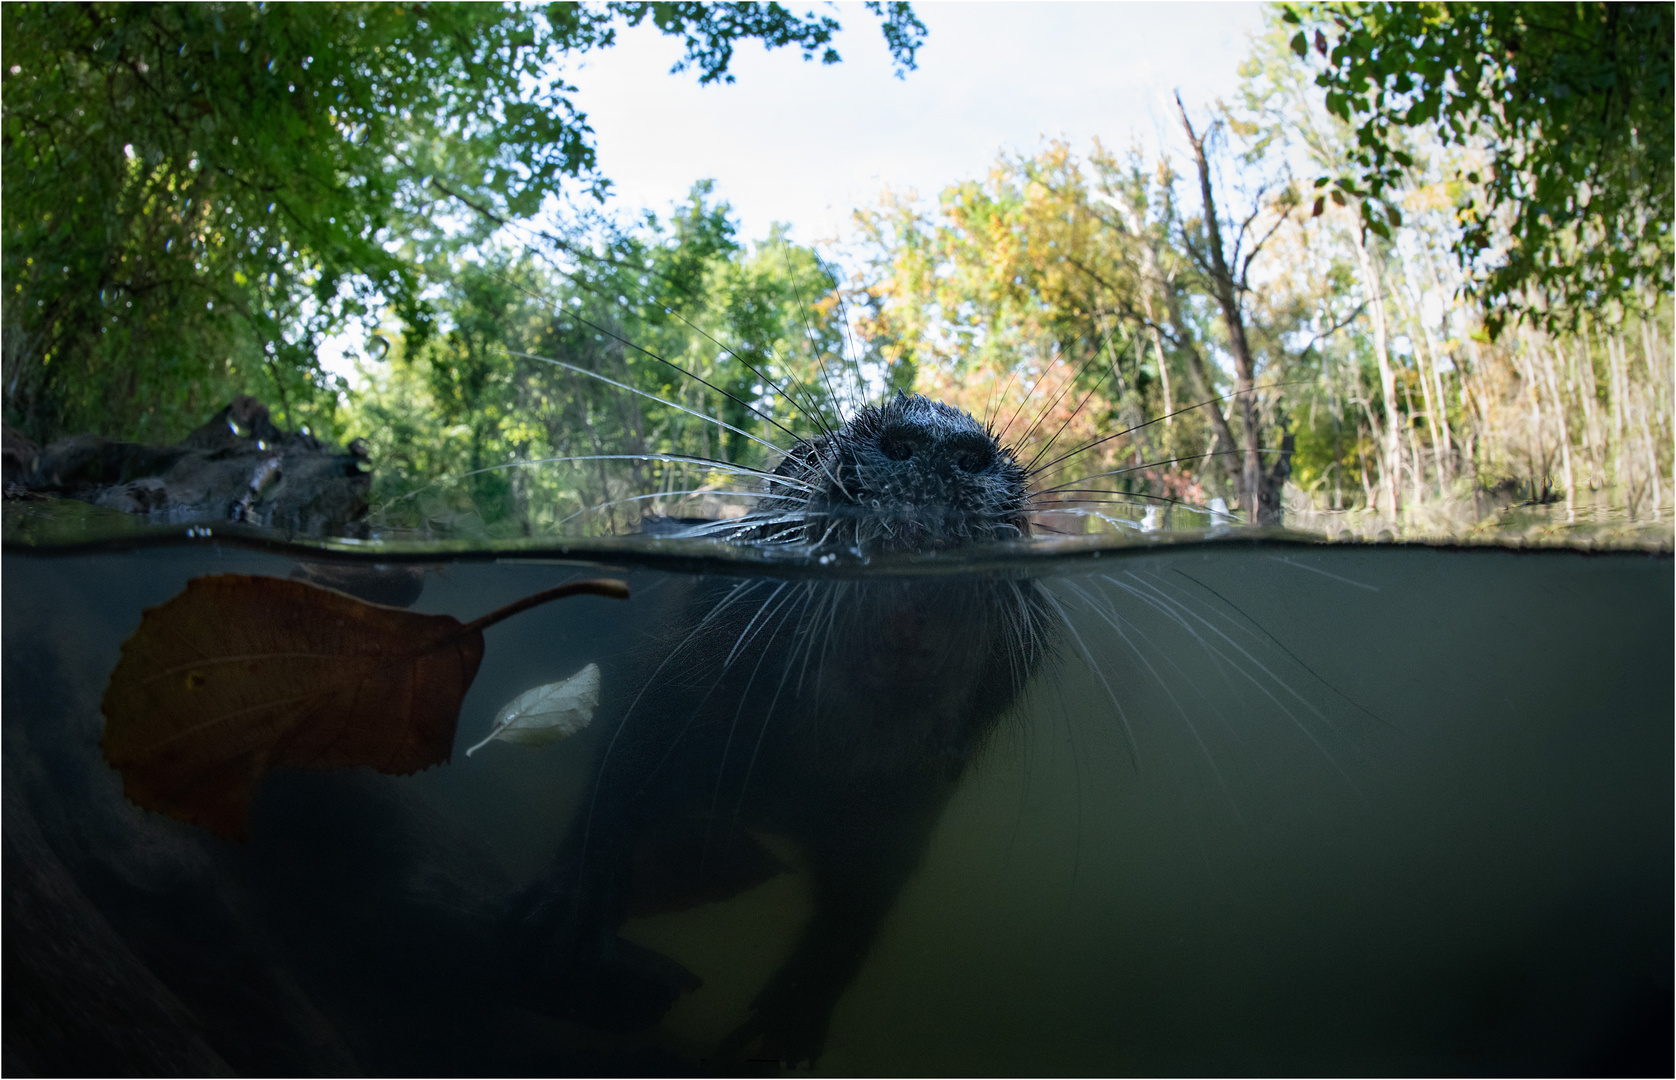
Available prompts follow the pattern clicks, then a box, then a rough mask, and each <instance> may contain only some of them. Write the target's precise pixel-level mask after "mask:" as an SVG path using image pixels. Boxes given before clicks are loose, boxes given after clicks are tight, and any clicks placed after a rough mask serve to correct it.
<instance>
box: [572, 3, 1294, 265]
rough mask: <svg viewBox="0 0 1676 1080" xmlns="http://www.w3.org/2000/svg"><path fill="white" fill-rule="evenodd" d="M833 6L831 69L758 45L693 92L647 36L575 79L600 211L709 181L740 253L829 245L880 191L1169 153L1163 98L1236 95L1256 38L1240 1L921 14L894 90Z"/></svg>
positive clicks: (871, 50) (842, 8)
mask: <svg viewBox="0 0 1676 1080" xmlns="http://www.w3.org/2000/svg"><path fill="white" fill-rule="evenodd" d="M793 6H794V7H795V8H796V9H797V10H802V8H801V6H799V5H793ZM834 6H835V7H836V8H837V16H838V18H839V20H840V21H841V22H842V23H843V24H844V31H843V33H842V34H841V35H839V37H838V40H837V41H836V43H835V44H836V47H837V49H838V51H839V52H840V54H842V56H843V62H842V63H840V64H836V65H831V66H827V65H822V64H820V63H818V62H805V61H804V60H803V59H802V58H801V56H800V54H799V53H798V52H797V51H796V50H795V49H780V50H776V51H774V52H768V51H767V50H765V49H763V48H762V47H761V46H760V45H757V44H755V43H751V44H748V45H746V46H744V47H742V48H741V49H740V50H739V51H738V52H737V53H736V54H735V57H734V63H733V67H732V70H733V73H734V75H735V78H736V82H735V83H733V84H732V85H713V86H699V85H698V79H697V76H696V74H694V73H692V72H686V73H682V74H678V75H671V74H669V68H670V66H671V65H672V64H673V63H674V62H675V61H676V59H678V58H679V56H680V52H681V46H680V42H679V41H678V40H677V39H674V38H667V37H664V36H663V35H661V34H659V33H658V32H657V31H656V30H655V29H654V28H652V27H651V26H649V25H647V26H642V27H640V28H638V29H637V30H635V31H632V32H629V33H627V34H624V35H622V36H621V39H620V41H619V43H618V44H617V45H616V46H615V47H613V48H611V49H608V50H605V51H603V52H601V53H599V54H597V55H596V56H594V57H592V58H590V59H588V60H587V61H586V63H585V66H582V67H580V68H578V69H575V70H573V71H571V72H570V74H569V77H570V79H571V81H572V82H573V83H575V84H576V85H577V87H578V89H579V91H580V92H579V94H578V95H577V98H576V101H577V104H578V105H579V106H580V107H581V108H582V109H583V110H584V111H585V112H586V113H587V114H588V117H589V119H590V121H591V122H592V124H593V127H594V130H595V132H596V135H597V140H596V141H597V145H598V150H599V163H600V167H601V171H602V172H603V173H604V174H605V175H606V176H608V177H610V178H611V180H612V181H613V183H614V185H615V194H614V197H613V199H612V200H611V203H610V205H613V206H616V207H618V208H620V209H622V210H625V211H632V210H635V209H637V208H642V207H644V208H649V209H652V210H656V211H660V212H662V211H664V210H665V209H666V208H667V207H668V205H669V204H670V203H671V202H674V201H677V200H680V199H682V198H684V197H685V195H686V193H687V190H688V189H689V188H690V187H691V185H692V183H693V181H695V180H698V179H700V178H706V177H708V178H713V179H714V180H715V181H716V188H717V194H718V195H719V196H720V197H722V198H725V199H727V200H728V201H730V202H731V203H732V204H733V208H734V210H735V212H736V215H737V217H738V218H739V220H740V222H741V232H742V234H743V236H744V238H746V239H760V238H762V237H764V236H766V235H767V232H768V228H769V226H770V224H771V223H773V222H776V221H779V222H786V223H788V224H789V225H791V227H792V238H793V239H795V240H797V241H799V242H801V243H829V242H831V241H833V240H838V239H841V238H843V237H845V236H847V235H848V234H849V232H850V229H849V219H850V214H851V211H852V210H853V209H854V208H855V207H857V206H865V205H870V204H872V203H874V202H876V200H877V199H878V197H879V194H880V193H881V192H882V191H883V190H884V189H885V188H886V187H889V188H890V189H891V190H893V191H897V192H899V193H901V192H907V191H910V190H911V191H914V192H917V193H918V194H919V195H920V196H921V197H923V198H927V199H930V198H934V197H935V196H936V194H937V193H938V192H939V191H941V190H942V188H943V187H945V186H947V185H948V184H951V183H955V182H958V181H961V180H966V179H973V178H977V177H981V176H983V175H984V174H985V172H986V171H987V170H988V167H989V165H990V164H991V163H992V162H993V161H994V160H995V158H996V155H997V154H998V153H999V152H1001V151H1003V150H1005V151H1010V152H1029V151H1031V150H1032V149H1034V148H1036V147H1037V146H1039V145H1040V144H1041V142H1042V140H1043V139H1044V138H1051V137H1056V136H1063V137H1065V138H1068V139H1069V140H1070V141H1071V143H1072V145H1073V146H1074V147H1076V148H1077V149H1078V150H1086V149H1087V148H1088V146H1089V144H1090V142H1091V140H1092V139H1093V138H1094V137H1096V136H1098V137H1099V138H1100V139H1101V140H1102V141H1104V142H1105V143H1106V145H1107V146H1108V147H1113V148H1117V149H1124V148H1127V147H1128V146H1129V145H1130V143H1131V142H1132V141H1133V140H1134V139H1135V138H1139V139H1141V140H1142V141H1143V143H1144V144H1145V145H1148V146H1153V147H1155V146H1157V145H1158V144H1159V141H1160V138H1161V137H1162V138H1165V139H1169V140H1172V141H1173V140H1174V138H1175V135H1174V124H1173V121H1172V120H1171V113H1170V112H1169V111H1167V109H1171V108H1173V102H1172V101H1171V95H1172V93H1173V92H1174V91H1176V90H1178V89H1179V90H1180V92H1181V95H1182V99H1183V100H1184V101H1185V102H1186V103H1187V105H1188V107H1189V109H1191V110H1193V111H1195V112H1202V111H1203V110H1204V109H1206V108H1207V107H1208V106H1209V105H1210V104H1211V103H1212V102H1213V101H1214V100H1215V99H1216V98H1217V97H1219V96H1229V95H1231V94H1232V93H1233V91H1234V89H1235V87H1236V85H1237V81H1238V74H1237V70H1236V69H1237V68H1238V66H1239V63H1240V61H1241V60H1243V59H1244V58H1245V56H1246V53H1247V51H1248V49H1249V42H1248V35H1250V34H1251V33H1253V32H1255V31H1256V30H1257V29H1259V28H1260V26H1261V22H1262V8H1261V6H1260V5H1258V4H1248V3H1185V2H1177V3H1112V2H1092V0H1090V2H1081V3H1057V2H1038V3H1012V2H982V3H980V2H973V0H942V2H935V0H934V2H930V3H926V2H923V0H922V2H920V3H916V4H915V5H914V10H915V12H916V13H917V14H918V15H919V17H920V19H921V20H922V21H923V22H924V23H925V25H926V27H927V29H928V30H929V31H930V33H929V36H928V37H927V39H926V42H925V44H924V46H923V47H922V48H921V49H920V53H919V69H918V70H917V71H910V72H908V73H907V75H906V77H905V78H904V79H901V80H898V79H896V78H894V77H893V76H892V73H891V61H890V56H889V53H888V51H887V50H886V48H885V44H884V39H883V36H882V35H881V34H880V33H879V28H878V22H877V20H876V19H874V18H873V17H872V16H871V15H869V14H867V12H866V11H865V10H864V9H863V8H862V6H861V5H860V4H859V3H840V4H837V5H834Z"/></svg>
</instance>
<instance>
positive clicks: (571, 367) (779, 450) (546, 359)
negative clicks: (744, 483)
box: [506, 349, 797, 455]
mask: <svg viewBox="0 0 1676 1080" xmlns="http://www.w3.org/2000/svg"><path fill="white" fill-rule="evenodd" d="M506 351H507V353H508V354H509V355H512V356H521V357H523V358H524V359H526V360H539V361H540V362H541V363H543V364H552V365H553V366H554V367H562V368H564V369H565V370H566V371H574V372H576V373H577V374H578V375H586V376H587V377H588V378H590V379H598V380H599V381H600V382H602V383H606V384H607V385H610V386H615V387H616V388H617V389H619V390H627V391H628V392H629V393H631V394H638V395H640V396H641V397H643V398H647V399H649V400H652V401H655V402H657V403H658V404H660V405H667V406H669V407H670V408H671V409H675V410H678V411H680V412H684V413H686V414H687V415H688V416H692V417H697V418H698V419H700V420H703V421H705V422H706V423H711V424H715V425H716V426H717V427H720V428H725V429H726V430H728V431H731V432H733V433H734V434H735V435H743V436H744V437H745V438H747V439H749V440H751V441H752V442H754V443H757V444H758V445H760V446H766V447H767V448H768V449H770V450H772V451H774V452H775V453H776V454H782V455H783V454H786V453H788V452H789V451H787V450H786V448H785V447H783V446H780V445H778V444H777V443H771V442H769V441H768V440H767V439H764V438H761V437H760V436H757V435H752V434H751V433H750V432H748V431H746V430H745V429H744V428H737V427H734V426H733V425H732V424H730V423H728V422H727V421H725V420H718V419H716V418H715V417H714V416H706V415H704V414H703V413H701V412H699V411H698V410H697V409H689V408H687V407H686V406H685V405H677V404H675V402H673V401H670V400H668V399H667V398H661V397H658V395H656V394H653V393H649V392H648V391H645V390H641V389H639V388H638V387H634V386H630V385H628V384H627V383H620V382H618V381H617V380H616V379H611V378H607V377H606V376H604V375H601V374H600V373H599V372H597V371H589V370H588V369H587V368H585V367H578V366H577V365H575V364H567V363H565V362H564V361H563V360H554V359H553V358H552V357H550V356H537V355H535V354H534V353H527V352H518V351H516V350H513V349H508V350H506ZM641 351H642V352H644V351H645V350H641ZM664 362H665V363H668V361H667V360H666V361H664ZM669 366H670V367H675V365H674V364H670V365H669ZM675 370H677V371H680V370H682V369H681V368H675ZM693 378H694V379H698V381H699V382H702V383H704V385H705V386H709V385H710V384H709V383H707V382H704V380H703V379H699V378H698V376H697V375H694V376H693ZM723 393H726V391H723ZM727 396H728V397H730V398H731V397H733V395H732V394H728V395H727ZM733 399H734V400H735V401H738V400H739V399H738V398H733ZM741 404H743V403H742V402H741ZM745 407H746V408H748V409H750V410H751V411H752V412H754V413H756V414H757V415H758V416H763V417H767V419H768V422H769V423H771V424H773V425H774V426H775V427H777V428H779V429H780V430H781V431H784V432H785V433H786V434H787V435H791V437H792V438H793V439H796V438H797V436H796V435H795V434H793V433H792V432H791V430H790V429H788V428H787V427H785V425H783V424H781V423H780V422H779V421H777V420H775V419H773V418H772V417H768V416H767V414H766V413H764V412H763V411H762V410H761V409H758V408H756V407H755V406H752V405H746V406H745Z"/></svg>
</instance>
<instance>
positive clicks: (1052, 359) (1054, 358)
mask: <svg viewBox="0 0 1676 1080" xmlns="http://www.w3.org/2000/svg"><path fill="white" fill-rule="evenodd" d="M1058 362H1059V348H1058V346H1055V347H1054V350H1053V354H1052V355H1051V356H1049V357H1048V359H1047V363H1045V364H1043V365H1042V374H1041V376H1038V377H1037V379H1036V385H1038V386H1040V385H1041V382H1042V378H1043V377H1045V376H1046V375H1047V373H1048V372H1049V371H1050V370H1052V368H1053V365H1055V364H1057V363H1058ZM1014 371H1015V373H1016V371H1017V369H1016V368H1015V369H1014ZM1028 404H1030V395H1029V394H1028V393H1026V394H1025V395H1024V396H1023V397H1021V398H1019V399H1018V405H1016V406H1015V407H1014V408H1013V414H1012V415H1011V416H1009V417H1007V422H1006V423H1005V424H1003V425H1001V431H1000V432H999V434H998V435H997V438H998V439H999V438H1005V437H1006V434H1007V432H1009V431H1011V430H1012V429H1013V423H1014V422H1015V421H1017V420H1018V414H1019V413H1021V412H1023V411H1024V407H1025V406H1026V405H1028ZM1022 444H1023V440H1022V439H1020V440H1018V442H1015V443H1012V445H1014V446H1019V445H1022Z"/></svg>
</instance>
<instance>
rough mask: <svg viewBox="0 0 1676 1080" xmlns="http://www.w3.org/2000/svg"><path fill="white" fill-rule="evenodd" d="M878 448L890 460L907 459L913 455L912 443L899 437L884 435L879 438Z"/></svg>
mask: <svg viewBox="0 0 1676 1080" xmlns="http://www.w3.org/2000/svg"><path fill="white" fill-rule="evenodd" d="M879 449H880V450H882V451H884V455H885V457H887V458H889V459H890V460H892V461H907V460H908V459H909V458H911V457H913V456H914V444H913V443H912V442H910V441H908V440H907V439H904V438H900V437H894V438H893V437H890V436H886V437H885V438H883V439H881V440H879Z"/></svg>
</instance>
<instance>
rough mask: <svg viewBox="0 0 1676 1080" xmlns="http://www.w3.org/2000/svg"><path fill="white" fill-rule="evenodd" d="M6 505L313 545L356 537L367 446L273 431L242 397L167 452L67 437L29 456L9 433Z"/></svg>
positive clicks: (30, 448)
mask: <svg viewBox="0 0 1676 1080" xmlns="http://www.w3.org/2000/svg"><path fill="white" fill-rule="evenodd" d="M3 457H4V466H5V490H6V494H7V496H8V497H20V496H28V495H31V494H33V495H47V496H63V497H67V498H72V499H80V500H82V501H84V502H89V503H94V504H95V505H98V506H103V507H108V508H109V509H112V510H120V511H122V512H124V513H127V514H135V515H140V516H143V517H145V518H146V519H147V520H149V521H153V522H157V523H160V524H206V525H207V524H220V523H225V522H244V523H247V524H251V525H257V526H262V527H264V528H277V529H283V530H286V531H288V532H294V533H306V534H309V535H317V536H340V535H345V534H353V533H355V532H357V531H358V530H357V529H356V525H357V524H358V523H359V522H360V521H361V520H362V518H364V517H365V515H366V512H367V493H368V489H369V487H370V486H371V482H372V474H371V472H370V471H369V469H368V466H367V451H366V446H365V444H364V443H362V442H361V440H359V439H356V440H354V441H353V442H351V443H350V444H349V446H348V447H346V448H340V447H337V446H333V445H331V444H329V443H326V442H322V441H321V440H320V439H317V438H315V437H314V436H313V435H311V434H308V433H307V432H303V431H284V430H281V429H280V428H278V427H276V426H275V425H274V423H273V421H272V419H271V418H270V417H269V415H268V410H267V407H266V406H264V405H263V404H262V403H261V402H260V401H258V400H256V399H255V398H253V397H249V396H244V395H241V396H239V397H237V398H234V399H233V401H232V402H231V403H230V404H228V405H227V406H226V408H224V409H222V410H221V411H220V412H218V413H216V414H215V416H214V417H212V418H211V419H210V420H209V421H208V422H207V423H205V424H204V425H203V426H202V427H200V428H198V429H197V430H196V431H194V432H192V433H191V434H190V435H188V436H186V438H184V439H182V440H181V441H180V442H178V443H175V444H174V445H172V446H146V445H143V444H141V443H129V442H115V441H112V440H110V439H106V438H102V437H101V436H98V435H72V436H70V437H68V438H64V439H60V440H58V441H57V442H54V443H52V444H51V445H50V446H48V447H46V448H45V449H37V448H36V447H35V446H34V445H33V444H31V443H30V442H29V440H27V439H25V438H23V437H22V436H21V435H19V434H18V433H17V432H15V431H13V430H11V429H9V428H8V429H7V430H6V432H5V445H4V454H3Z"/></svg>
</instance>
